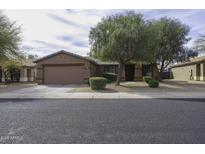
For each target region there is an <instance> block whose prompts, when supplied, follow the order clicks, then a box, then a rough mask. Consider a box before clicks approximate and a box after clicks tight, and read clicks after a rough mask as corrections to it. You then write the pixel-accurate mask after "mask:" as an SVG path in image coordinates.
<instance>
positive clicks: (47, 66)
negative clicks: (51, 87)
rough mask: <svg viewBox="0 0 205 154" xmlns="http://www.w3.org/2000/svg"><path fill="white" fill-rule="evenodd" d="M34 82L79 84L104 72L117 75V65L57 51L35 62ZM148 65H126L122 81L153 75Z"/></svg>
mask: <svg viewBox="0 0 205 154" xmlns="http://www.w3.org/2000/svg"><path fill="white" fill-rule="evenodd" d="M35 63H36V69H37V74H36V82H37V83H38V84H81V83H87V82H88V79H89V77H92V76H98V75H99V74H102V73H104V72H113V73H117V70H118V63H114V62H102V61H99V60H96V59H92V58H89V57H82V56H79V55H76V54H73V53H70V52H67V51H63V50H62V51H59V52H56V53H53V54H51V55H48V56H45V57H43V58H40V59H38V60H36V61H35ZM147 66H148V65H146V67H145V66H143V64H142V63H128V64H126V65H125V67H124V69H123V75H122V80H124V81H137V80H142V76H145V75H149V74H153V72H151V70H150V69H149V67H147Z"/></svg>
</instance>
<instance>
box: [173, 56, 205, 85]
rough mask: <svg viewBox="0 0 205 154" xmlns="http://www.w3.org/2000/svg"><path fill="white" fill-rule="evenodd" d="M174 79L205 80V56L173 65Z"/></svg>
mask: <svg viewBox="0 0 205 154" xmlns="http://www.w3.org/2000/svg"><path fill="white" fill-rule="evenodd" d="M171 71H172V75H173V78H174V79H177V80H184V81H188V80H195V81H205V56H201V57H197V58H193V59H191V60H190V61H188V62H184V63H180V64H176V65H173V66H171Z"/></svg>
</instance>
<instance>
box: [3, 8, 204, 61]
mask: <svg viewBox="0 0 205 154" xmlns="http://www.w3.org/2000/svg"><path fill="white" fill-rule="evenodd" d="M122 11H125V10H115V9H114V10H89V9H87V10H69V9H68V10H3V13H4V14H5V15H6V16H7V17H8V18H9V19H10V20H11V21H16V24H17V25H20V26H21V28H22V33H21V36H22V43H21V45H20V48H21V50H22V51H24V52H26V53H28V54H36V55H38V56H39V57H42V56H45V55H48V54H51V53H53V52H57V51H59V50H66V51H69V52H72V53H75V54H79V55H81V56H86V55H87V54H88V53H89V51H90V46H89V38H88V36H89V31H90V28H91V27H94V26H95V25H96V24H97V23H98V22H100V21H101V19H102V18H103V17H105V16H108V15H111V14H115V13H118V12H122ZM135 11H136V12H138V13H142V14H143V15H144V18H145V19H159V18H160V17H164V16H167V17H171V18H177V19H179V20H180V21H181V22H182V23H184V24H186V25H188V26H189V27H190V33H189V37H191V38H192V40H191V41H190V42H189V43H188V44H187V46H189V47H192V46H193V42H194V40H196V39H197V38H198V37H199V36H200V35H203V34H205V10H168V9H161V10H135Z"/></svg>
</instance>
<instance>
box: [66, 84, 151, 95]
mask: <svg viewBox="0 0 205 154" xmlns="http://www.w3.org/2000/svg"><path fill="white" fill-rule="evenodd" d="M142 87H146V88H149V87H148V86H147V84H146V83H144V82H122V83H121V85H120V86H115V84H114V83H112V84H107V85H106V88H105V89H104V90H92V89H91V88H90V87H89V86H83V87H77V88H75V89H73V90H70V91H68V92H88V93H89V92H103V93H114V92H132V91H134V90H135V89H138V88H142Z"/></svg>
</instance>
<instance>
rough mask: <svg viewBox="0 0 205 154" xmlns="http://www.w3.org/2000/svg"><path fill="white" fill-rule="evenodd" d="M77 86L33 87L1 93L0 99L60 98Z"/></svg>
mask: <svg viewBox="0 0 205 154" xmlns="http://www.w3.org/2000/svg"><path fill="white" fill-rule="evenodd" d="M77 86H79V85H34V86H32V87H26V88H20V89H15V90H13V89H12V90H7V91H6V92H1V93H0V98H62V97H64V96H65V95H66V94H67V92H68V91H69V90H72V89H74V88H76V87H77Z"/></svg>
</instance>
